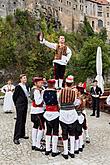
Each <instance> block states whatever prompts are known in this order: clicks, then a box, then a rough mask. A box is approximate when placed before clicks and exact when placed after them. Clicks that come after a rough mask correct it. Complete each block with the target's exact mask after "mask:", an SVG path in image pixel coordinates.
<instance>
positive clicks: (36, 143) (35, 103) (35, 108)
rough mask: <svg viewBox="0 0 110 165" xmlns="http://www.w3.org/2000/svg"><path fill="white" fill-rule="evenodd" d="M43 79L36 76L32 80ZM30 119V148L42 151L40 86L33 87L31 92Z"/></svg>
mask: <svg viewBox="0 0 110 165" xmlns="http://www.w3.org/2000/svg"><path fill="white" fill-rule="evenodd" d="M38 81H43V78H41V77H36V78H35V79H34V82H38ZM30 113H31V121H32V123H33V128H32V150H36V151H44V148H42V146H41V144H40V142H41V139H42V137H43V134H44V117H43V114H44V107H43V90H42V88H37V87H36V88H35V87H34V93H33V100H32V104H31V112H30Z"/></svg>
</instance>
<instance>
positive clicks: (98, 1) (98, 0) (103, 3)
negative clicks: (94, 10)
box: [90, 0, 109, 5]
mask: <svg viewBox="0 0 110 165" xmlns="http://www.w3.org/2000/svg"><path fill="white" fill-rule="evenodd" d="M90 1H92V2H95V3H99V4H102V5H107V4H109V2H108V1H107V0H90Z"/></svg>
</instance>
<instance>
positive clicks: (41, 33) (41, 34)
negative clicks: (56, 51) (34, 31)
mask: <svg viewBox="0 0 110 165" xmlns="http://www.w3.org/2000/svg"><path fill="white" fill-rule="evenodd" d="M43 38H44V33H43V32H39V33H38V35H37V39H38V41H43Z"/></svg>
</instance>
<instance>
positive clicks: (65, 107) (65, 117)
mask: <svg viewBox="0 0 110 165" xmlns="http://www.w3.org/2000/svg"><path fill="white" fill-rule="evenodd" d="M72 82H73V77H72V76H68V77H67V78H66V84H67V85H68V83H69V84H71V85H72ZM74 100H75V91H74V90H72V88H71V86H69V85H68V86H67V87H65V88H64V89H61V93H60V106H61V110H60V118H59V120H60V125H61V128H62V137H63V146H64V152H63V154H62V156H63V157H64V158H65V159H68V154H69V155H70V156H71V158H74V143H75V130H76V125H77V119H78V115H77V112H76V110H75V109H74V104H73V103H74ZM68 136H69V137H70V151H69V152H68Z"/></svg>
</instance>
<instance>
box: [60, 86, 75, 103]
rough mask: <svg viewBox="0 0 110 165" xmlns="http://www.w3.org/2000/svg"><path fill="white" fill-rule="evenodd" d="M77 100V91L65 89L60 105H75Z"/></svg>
mask: <svg viewBox="0 0 110 165" xmlns="http://www.w3.org/2000/svg"><path fill="white" fill-rule="evenodd" d="M74 100H75V91H74V90H72V89H71V88H64V89H62V90H61V96H60V103H61V104H64V103H65V104H68V103H73V102H74Z"/></svg>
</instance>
